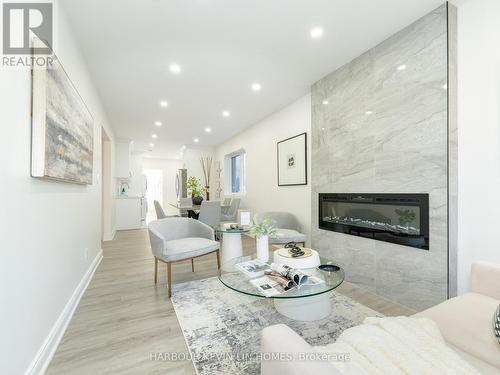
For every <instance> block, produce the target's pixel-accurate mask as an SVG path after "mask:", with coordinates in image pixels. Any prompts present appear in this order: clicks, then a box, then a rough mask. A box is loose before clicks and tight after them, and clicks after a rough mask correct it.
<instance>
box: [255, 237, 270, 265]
mask: <svg viewBox="0 0 500 375" xmlns="http://www.w3.org/2000/svg"><path fill="white" fill-rule="evenodd" d="M257 258H258V259H259V260H260V261H262V262H267V261H268V260H269V237H268V236H260V237H257Z"/></svg>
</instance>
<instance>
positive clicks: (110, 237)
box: [102, 229, 116, 241]
mask: <svg viewBox="0 0 500 375" xmlns="http://www.w3.org/2000/svg"><path fill="white" fill-rule="evenodd" d="M115 235H116V229H113V231H112V232H108V233H104V234H103V236H102V237H103V238H102V240H103V241H113V239H114V238H115Z"/></svg>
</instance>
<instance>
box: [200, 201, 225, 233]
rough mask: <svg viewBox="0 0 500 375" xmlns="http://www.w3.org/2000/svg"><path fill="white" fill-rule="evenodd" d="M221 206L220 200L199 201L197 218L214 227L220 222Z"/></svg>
mask: <svg viewBox="0 0 500 375" xmlns="http://www.w3.org/2000/svg"><path fill="white" fill-rule="evenodd" d="M220 216H221V206H220V201H203V202H201V207H200V214H199V216H198V220H199V221H201V222H202V223H205V224H207V225H208V226H210V227H212V228H215V227H217V226H218V225H219V224H220Z"/></svg>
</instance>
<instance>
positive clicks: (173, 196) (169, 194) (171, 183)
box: [142, 158, 182, 215]
mask: <svg viewBox="0 0 500 375" xmlns="http://www.w3.org/2000/svg"><path fill="white" fill-rule="evenodd" d="M142 168H143V170H144V169H161V170H162V171H163V202H162V206H163V210H164V211H165V213H166V214H167V215H175V214H177V213H178V210H177V209H176V208H174V207H172V206H170V204H171V203H175V202H176V201H177V193H176V192H175V176H176V174H177V170H178V169H179V168H182V161H180V160H171V159H155V158H144V159H142Z"/></svg>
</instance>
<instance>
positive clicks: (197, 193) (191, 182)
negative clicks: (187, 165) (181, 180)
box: [187, 176, 202, 198]
mask: <svg viewBox="0 0 500 375" xmlns="http://www.w3.org/2000/svg"><path fill="white" fill-rule="evenodd" d="M187 188H188V192H189V194H191V196H192V197H193V198H198V197H201V191H202V187H201V182H200V180H199V179H198V178H196V177H194V176H191V177H189V178H188V180H187Z"/></svg>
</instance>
